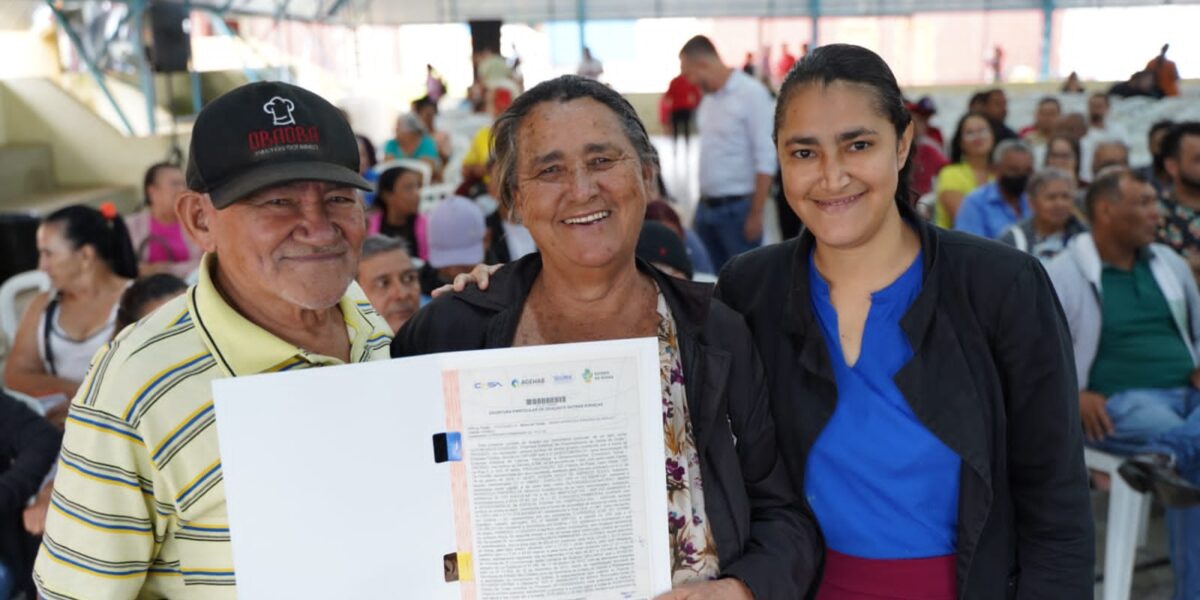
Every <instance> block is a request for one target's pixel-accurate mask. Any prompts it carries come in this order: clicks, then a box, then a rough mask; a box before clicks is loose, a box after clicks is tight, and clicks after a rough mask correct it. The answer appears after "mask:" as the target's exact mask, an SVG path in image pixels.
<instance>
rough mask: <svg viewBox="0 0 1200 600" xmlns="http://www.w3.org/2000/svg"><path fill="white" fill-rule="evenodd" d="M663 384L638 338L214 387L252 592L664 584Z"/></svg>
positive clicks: (433, 593) (241, 577) (522, 591)
mask: <svg viewBox="0 0 1200 600" xmlns="http://www.w3.org/2000/svg"><path fill="white" fill-rule="evenodd" d="M658 378H659V373H658V346H657V342H656V341H655V340H654V339H640V340H624V341H617V342H597V343H587V344H564V345H556V346H543V347H532V348H513V349H505V350H487V351H477V352H461V353H449V354H442V355H432V356H423V357H415V358H407V359H397V360H391V361H384V362H376V363H366V364H358V365H349V366H343V367H334V368H325V369H313V370H308V371H298V372H290V373H282V374H272V375H263V376H255V377H246V378H238V379H227V380H222V381H218V382H216V383H215V384H214V385H213V388H214V395H215V404H216V410H217V423H218V428H219V436H220V443H221V455H222V463H223V471H224V476H225V488H226V495H227V497H228V511H229V520H230V528H231V535H232V539H233V551H234V563H235V567H236V570H237V580H238V592H239V597H242V598H250V599H251V600H253V599H256V598H281V597H287V598H328V597H370V598H446V599H449V598H454V599H462V600H471V599H479V600H489V599H513V600H516V599H539V598H545V599H558V598H562V599H567V598H597V599H600V598H622V599H623V598H647V599H648V598H652V597H654V596H655V595H656V594H658V593H661V592H664V591H667V590H668V589H670V585H671V584H670V581H671V573H670V562H669V556H668V555H669V551H668V539H669V538H668V533H667V520H666V514H667V499H666V486H665V478H664V477H665V476H664V471H663V469H664V450H663V429H662V400H661V397H660V387H659V380H658ZM345 513H348V514H350V515H351V516H352V520H351V521H350V522H349V523H348V522H347V521H346V520H345V519H342V518H337V515H339V514H345Z"/></svg>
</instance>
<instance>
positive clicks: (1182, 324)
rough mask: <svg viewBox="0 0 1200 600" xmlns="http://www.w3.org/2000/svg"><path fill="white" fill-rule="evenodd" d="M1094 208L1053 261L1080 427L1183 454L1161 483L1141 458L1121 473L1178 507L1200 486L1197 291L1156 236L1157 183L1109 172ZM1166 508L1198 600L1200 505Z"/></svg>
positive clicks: (1190, 590) (1091, 197) (1115, 440)
mask: <svg viewBox="0 0 1200 600" xmlns="http://www.w3.org/2000/svg"><path fill="white" fill-rule="evenodd" d="M1087 206H1088V213H1089V216H1090V217H1091V221H1092V233H1091V234H1090V235H1089V234H1080V235H1077V236H1075V238H1074V239H1073V240H1071V243H1070V244H1069V245H1068V246H1067V249H1066V250H1065V251H1064V252H1062V253H1061V254H1059V255H1058V256H1057V257H1055V258H1054V259H1053V260H1051V261H1050V262H1049V263H1048V264H1047V266H1046V271H1047V273H1048V274H1049V276H1050V279H1051V280H1052V281H1053V283H1054V288H1055V291H1056V292H1057V293H1058V297H1059V301H1060V303H1061V305H1062V309H1063V313H1064V314H1065V316H1066V318H1067V323H1068V325H1069V326H1070V329H1071V339H1072V342H1073V345H1074V351H1075V368H1076V375H1077V380H1078V382H1079V390H1080V392H1079V409H1080V416H1081V417H1082V421H1083V429H1084V432H1085V433H1086V434H1087V438H1088V440H1090V443H1091V444H1092V445H1095V446H1097V447H1099V448H1101V449H1104V450H1107V451H1109V452H1115V453H1118V454H1126V455H1128V454H1134V453H1146V452H1156V453H1159V452H1161V453H1164V455H1163V457H1164V458H1165V457H1169V456H1173V457H1174V458H1175V459H1177V460H1178V462H1177V463H1176V466H1177V467H1178V469H1179V471H1178V472H1172V471H1171V470H1170V469H1168V468H1166V467H1167V465H1166V464H1163V465H1161V466H1162V469H1161V470H1158V471H1157V472H1156V473H1155V475H1154V477H1153V479H1154V481H1149V479H1150V478H1149V477H1147V480H1144V481H1139V480H1138V479H1139V478H1132V479H1131V478H1130V477H1128V476H1126V473H1127V472H1129V471H1130V469H1129V467H1130V466H1133V464H1132V463H1126V464H1125V465H1122V468H1121V475H1122V477H1124V478H1125V479H1126V480H1127V481H1129V482H1130V485H1132V486H1133V487H1134V488H1135V489H1139V491H1150V489H1151V487H1153V489H1154V490H1155V491H1157V492H1158V493H1159V494H1158V495H1159V499H1160V500H1161V501H1163V502H1164V503H1165V504H1167V505H1168V506H1169V507H1170V506H1172V505H1178V503H1177V502H1176V501H1177V500H1178V499H1179V495H1180V493H1181V492H1182V493H1186V490H1187V489H1188V488H1189V487H1191V486H1194V485H1195V484H1196V483H1200V463H1198V462H1197V459H1198V458H1200V452H1198V451H1197V450H1200V448H1198V447H1197V444H1198V443H1200V432H1197V431H1196V429H1197V427H1198V426H1200V413H1198V412H1197V411H1200V401H1198V400H1200V398H1197V394H1200V392H1197V390H1196V385H1197V383H1200V376H1198V372H1197V370H1196V365H1197V356H1198V355H1200V348H1198V347H1197V342H1198V341H1200V293H1198V292H1197V289H1196V282H1195V280H1194V279H1193V278H1192V277H1191V271H1190V269H1189V268H1188V265H1187V263H1186V262H1185V261H1183V260H1182V259H1181V258H1180V257H1179V255H1178V254H1176V253H1175V252H1173V251H1172V250H1171V249H1170V248H1167V247H1166V246H1162V245H1160V244H1155V243H1153V241H1154V231H1155V227H1156V225H1157V221H1158V206H1157V202H1156V199H1155V196H1154V188H1153V187H1152V186H1151V185H1150V183H1149V182H1148V181H1146V180H1145V179H1143V178H1142V177H1140V176H1138V175H1137V174H1136V173H1133V172H1132V171H1130V170H1129V169H1125V168H1120V167H1117V168H1110V169H1108V170H1105V171H1103V172H1102V173H1100V175H1099V176H1098V177H1097V178H1096V179H1095V180H1094V181H1093V182H1092V185H1091V187H1089V188H1088V195H1087ZM1136 462H1142V461H1140V460H1139V461H1135V463H1136ZM1163 462H1164V463H1167V462H1168V461H1163ZM1147 466H1150V465H1147ZM1134 470H1135V471H1137V470H1140V469H1138V468H1136V467H1135V468H1134ZM1180 473H1182V475H1183V477H1186V479H1187V480H1186V481H1185V480H1183V479H1181V478H1180V476H1179V475H1180ZM1189 482H1190V483H1189ZM1191 489H1192V490H1193V491H1194V490H1195V488H1194V487H1192V488H1191ZM1167 512H1168V515H1167V526H1168V529H1169V533H1170V543H1169V544H1168V545H1169V548H1170V551H1171V563H1172V565H1174V570H1175V584H1176V590H1175V597H1176V598H1195V597H1197V596H1198V595H1200V578H1197V577H1196V574H1197V573H1200V544H1196V540H1198V539H1200V508H1187V509H1179V508H1168V511H1167Z"/></svg>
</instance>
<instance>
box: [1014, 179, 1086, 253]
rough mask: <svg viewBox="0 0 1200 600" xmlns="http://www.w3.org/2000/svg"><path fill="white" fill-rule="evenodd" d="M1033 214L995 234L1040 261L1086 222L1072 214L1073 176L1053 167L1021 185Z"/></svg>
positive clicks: (1060, 249)
mask: <svg viewBox="0 0 1200 600" xmlns="http://www.w3.org/2000/svg"><path fill="white" fill-rule="evenodd" d="M1025 193H1026V195H1028V196H1029V208H1030V209H1031V210H1032V211H1033V215H1032V216H1030V217H1029V218H1026V219H1024V220H1023V221H1021V222H1019V223H1015V224H1013V225H1012V226H1011V227H1009V228H1008V229H1007V230H1005V231H1004V233H1002V234H1000V237H999V238H998V239H999V240H1000V241H1001V242H1003V243H1005V244H1008V245H1010V246H1013V247H1015V248H1016V249H1018V250H1021V251H1022V252H1028V253H1030V254H1032V255H1034V256H1036V257H1038V258H1040V259H1042V260H1043V261H1046V260H1050V259H1051V258H1054V256H1055V255H1056V254H1058V253H1059V252H1062V250H1063V248H1066V246H1067V242H1068V241H1070V239H1071V238H1072V237H1074V236H1075V234H1077V233H1081V232H1084V231H1087V225H1084V223H1083V221H1082V220H1080V219H1079V217H1078V216H1076V214H1075V176H1074V175H1072V174H1070V173H1068V172H1066V171H1063V170H1062V169H1055V168H1054V167H1047V168H1045V169H1042V170H1041V171H1038V172H1037V173H1035V174H1034V176H1033V177H1032V178H1030V180H1029V184H1028V186H1026V188H1025Z"/></svg>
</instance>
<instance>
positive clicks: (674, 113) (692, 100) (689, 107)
mask: <svg viewBox="0 0 1200 600" xmlns="http://www.w3.org/2000/svg"><path fill="white" fill-rule="evenodd" d="M662 106H663V108H664V111H665V112H666V114H667V116H668V118H669V120H668V121H665V122H664V124H665V125H667V131H669V132H670V133H671V137H672V139H673V141H674V144H673V145H674V151H675V155H676V156H678V155H679V136H680V135H682V136H683V152H684V156H687V147H688V142H689V141H690V140H691V136H692V118H693V116H694V114H695V112H696V107H697V106H700V88H698V87H696V86H695V85H694V84H692V82H690V81H688V80H687V77H684V76H683V73H680V74H678V75H676V76H675V78H674V79H672V80H671V84H670V85H668V86H667V93H666V94H664V95H663V99H662Z"/></svg>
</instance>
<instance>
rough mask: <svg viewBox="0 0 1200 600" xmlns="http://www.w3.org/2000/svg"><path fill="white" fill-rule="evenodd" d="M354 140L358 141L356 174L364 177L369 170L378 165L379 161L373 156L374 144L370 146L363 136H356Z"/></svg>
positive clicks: (369, 141) (369, 142)
mask: <svg viewBox="0 0 1200 600" xmlns="http://www.w3.org/2000/svg"><path fill="white" fill-rule="evenodd" d="M354 138H355V139H356V140H358V174H359V175H362V176H363V177H366V176H367V174H368V173H370V172H371V169H373V168H375V165H377V164H379V159H378V158H377V157H376V155H375V144H372V143H371V140H369V139H367V136H365V135H356V136H354Z"/></svg>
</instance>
